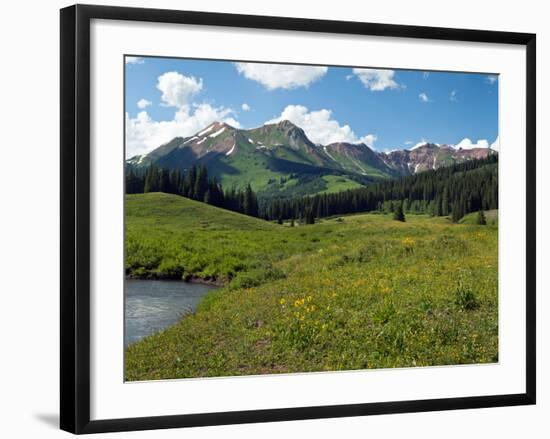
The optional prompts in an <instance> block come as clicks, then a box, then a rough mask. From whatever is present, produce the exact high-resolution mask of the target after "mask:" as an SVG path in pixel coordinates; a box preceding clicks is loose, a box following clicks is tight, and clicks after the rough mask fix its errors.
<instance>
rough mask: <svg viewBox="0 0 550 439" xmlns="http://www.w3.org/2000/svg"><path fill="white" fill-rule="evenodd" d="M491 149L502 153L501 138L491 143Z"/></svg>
mask: <svg viewBox="0 0 550 439" xmlns="http://www.w3.org/2000/svg"><path fill="white" fill-rule="evenodd" d="M491 149H494V150H495V151H500V139H499V136H497V138H496V139H495V141H494V142H493V143H491Z"/></svg>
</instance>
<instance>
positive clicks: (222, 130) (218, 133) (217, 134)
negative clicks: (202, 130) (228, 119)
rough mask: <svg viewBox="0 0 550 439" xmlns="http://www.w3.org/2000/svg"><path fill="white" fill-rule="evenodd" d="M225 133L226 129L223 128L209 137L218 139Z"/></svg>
mask: <svg viewBox="0 0 550 439" xmlns="http://www.w3.org/2000/svg"><path fill="white" fill-rule="evenodd" d="M224 131H225V127H222V128H221V129H219V130H218V131H216V132H215V133H212V134H210V135H209V136H208V137H218V136H219V135H220V134H221V133H223V132H224Z"/></svg>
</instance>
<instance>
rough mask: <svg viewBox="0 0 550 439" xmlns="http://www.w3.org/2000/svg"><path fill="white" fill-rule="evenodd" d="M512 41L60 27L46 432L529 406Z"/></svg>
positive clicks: (100, 24) (524, 67)
mask: <svg viewBox="0 0 550 439" xmlns="http://www.w3.org/2000/svg"><path fill="white" fill-rule="evenodd" d="M535 87H536V78H535V35H533V34H526V33H510V32H496V31H483V30H465V29H444V28H429V27H420V26H402V25H389V24H373V23H358V22H339V21H325V20H309V19H302V18H287V17H284V18H283V17H263V16H244V15H232V14H218V13H207V12H185V11H172V10H155V9H134V8H118V7H103V6H81V5H77V6H72V7H68V8H65V9H62V10H61V428H62V429H64V430H67V431H70V432H73V433H96V432H108V431H124V430H142V429H155V428H171V427H188V426H205V425H216V424H236V423H247V422H268V421H282V420H298V419H313V418H323V417H346V416H363V415H372V414H385V413H402V412H420V411H434V410H450V409H464V408H481V407H495V406H506V405H524V404H534V403H535V393H536V392H535V143H536V142H535V130H536V126H535V119H536V118H535Z"/></svg>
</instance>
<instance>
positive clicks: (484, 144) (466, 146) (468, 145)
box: [455, 137, 489, 149]
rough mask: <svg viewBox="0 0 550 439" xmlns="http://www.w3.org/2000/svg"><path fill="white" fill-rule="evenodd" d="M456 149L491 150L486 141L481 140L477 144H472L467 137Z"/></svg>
mask: <svg viewBox="0 0 550 439" xmlns="http://www.w3.org/2000/svg"><path fill="white" fill-rule="evenodd" d="M455 148H456V149H460V148H462V149H474V148H489V142H487V140H485V139H480V140H478V141H477V142H476V143H474V142H472V141H471V140H470V139H468V138H467V137H466V138H464V139H462V140H461V141H460V142H459V143H458V144H457V145H455Z"/></svg>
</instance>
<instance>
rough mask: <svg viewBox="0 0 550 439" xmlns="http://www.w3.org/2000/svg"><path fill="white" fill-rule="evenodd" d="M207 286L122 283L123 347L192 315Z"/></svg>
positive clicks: (166, 281)
mask: <svg viewBox="0 0 550 439" xmlns="http://www.w3.org/2000/svg"><path fill="white" fill-rule="evenodd" d="M215 288H216V287H214V286H211V285H203V284H194V283H187V282H182V281H170V280H134V279H127V280H126V296H125V316H124V325H125V333H124V345H125V346H128V345H129V344H130V343H134V342H136V341H138V340H141V339H142V338H143V337H146V336H148V335H151V334H153V333H155V332H158V331H160V330H162V329H164V328H166V327H167V326H170V325H173V324H174V323H176V322H177V321H178V320H179V319H181V317H182V316H184V315H185V314H187V313H190V312H193V311H195V309H196V308H197V305H198V303H199V302H200V300H201V299H202V297H203V296H204V295H205V294H206V293H208V292H209V291H211V290H212V289H215Z"/></svg>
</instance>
